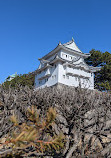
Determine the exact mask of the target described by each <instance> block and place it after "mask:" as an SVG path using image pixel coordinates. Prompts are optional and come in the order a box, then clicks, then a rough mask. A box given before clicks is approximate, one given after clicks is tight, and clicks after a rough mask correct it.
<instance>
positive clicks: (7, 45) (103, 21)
mask: <svg viewBox="0 0 111 158" xmlns="http://www.w3.org/2000/svg"><path fill="white" fill-rule="evenodd" d="M72 37H74V40H75V42H76V44H77V45H78V47H79V48H80V49H81V50H82V51H83V52H84V53H88V52H89V51H90V50H91V49H92V48H94V49H97V50H101V51H103V52H105V51H108V52H110V53H111V0H0V83H1V82H3V81H4V80H5V78H6V77H8V75H10V74H13V73H15V72H17V73H18V74H23V73H28V72H31V71H34V70H35V69H37V67H38V64H39V62H38V58H40V57H42V56H44V55H45V54H46V53H48V52H49V51H51V50H52V49H54V48H55V47H56V46H57V44H58V43H59V41H61V43H65V42H68V41H70V40H71V38H72Z"/></svg>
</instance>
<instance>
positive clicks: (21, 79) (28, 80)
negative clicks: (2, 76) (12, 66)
mask: <svg viewBox="0 0 111 158" xmlns="http://www.w3.org/2000/svg"><path fill="white" fill-rule="evenodd" d="M34 78H35V74H34V73H28V74H23V75H17V76H16V77H15V78H14V79H12V80H11V81H5V82H4V83H3V84H2V85H3V87H4V88H9V87H16V88H17V86H18V85H19V86H20V85H22V86H29V87H30V88H31V87H33V86H34Z"/></svg>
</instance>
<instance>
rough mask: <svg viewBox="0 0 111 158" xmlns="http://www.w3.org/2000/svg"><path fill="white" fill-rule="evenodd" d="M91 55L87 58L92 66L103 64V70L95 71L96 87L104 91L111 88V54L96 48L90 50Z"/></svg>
mask: <svg viewBox="0 0 111 158" xmlns="http://www.w3.org/2000/svg"><path fill="white" fill-rule="evenodd" d="M90 54H91V55H90V57H89V58H87V59H86V62H87V64H89V65H91V66H97V67H98V66H101V70H100V71H99V72H96V73H95V88H97V89H99V90H102V91H110V90H111V54H110V53H109V52H105V53H103V52H101V51H98V50H95V49H92V50H91V51H90Z"/></svg>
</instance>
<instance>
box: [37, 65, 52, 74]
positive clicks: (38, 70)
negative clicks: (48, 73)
mask: <svg viewBox="0 0 111 158" xmlns="http://www.w3.org/2000/svg"><path fill="white" fill-rule="evenodd" d="M48 67H52V66H51V65H46V66H44V67H42V68H41V69H37V70H36V74H37V73H38V72H40V71H42V70H44V69H46V68H48Z"/></svg>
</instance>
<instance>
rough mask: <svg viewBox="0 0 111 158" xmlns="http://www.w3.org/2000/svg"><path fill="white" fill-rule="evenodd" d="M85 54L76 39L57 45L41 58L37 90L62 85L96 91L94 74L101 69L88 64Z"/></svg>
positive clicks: (36, 77)
mask: <svg viewBox="0 0 111 158" xmlns="http://www.w3.org/2000/svg"><path fill="white" fill-rule="evenodd" d="M89 56H90V54H86V53H83V52H82V51H81V50H80V49H79V48H78V47H77V45H76V44H75V42H74V39H73V38H72V40H71V41H69V42H67V43H65V44H61V42H59V44H58V45H57V47H56V48H55V49H53V50H52V51H51V52H49V53H48V54H46V55H45V56H44V57H42V58H40V59H39V61H40V65H39V68H38V69H37V71H36V75H35V88H37V89H38V88H44V87H46V86H47V87H50V86H53V85H55V84H58V83H61V84H64V85H68V86H74V87H78V86H81V88H88V89H94V72H96V71H99V70H100V68H98V67H92V66H89V65H87V64H86V62H85V61H84V59H85V58H88V57H89Z"/></svg>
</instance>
